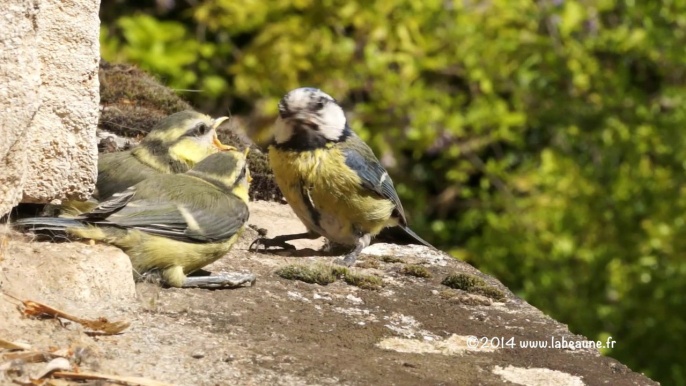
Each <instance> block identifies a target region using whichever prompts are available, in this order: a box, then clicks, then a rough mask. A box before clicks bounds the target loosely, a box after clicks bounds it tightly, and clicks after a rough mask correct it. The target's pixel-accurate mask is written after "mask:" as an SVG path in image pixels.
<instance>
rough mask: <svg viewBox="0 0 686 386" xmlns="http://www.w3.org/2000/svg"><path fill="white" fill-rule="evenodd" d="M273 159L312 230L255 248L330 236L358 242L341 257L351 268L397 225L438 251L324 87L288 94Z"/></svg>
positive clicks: (281, 182)
mask: <svg viewBox="0 0 686 386" xmlns="http://www.w3.org/2000/svg"><path fill="white" fill-rule="evenodd" d="M269 163H270V165H271V167H272V169H273V171H274V178H275V180H276V183H277V185H278V186H279V188H280V189H281V192H282V193H283V195H284V197H285V198H286V200H287V201H288V203H289V204H290V205H291V207H292V208H293V211H294V212H295V214H296V215H297V216H298V217H299V218H300V220H301V221H302V222H303V223H304V224H305V226H306V227H307V229H308V232H307V233H299V234H292V235H282V236H277V237H274V238H272V239H268V238H260V239H257V240H255V242H253V244H252V245H251V248H253V247H255V248H259V246H260V245H263V246H264V247H265V248H269V247H282V248H292V246H291V245H290V244H287V243H286V241H290V240H296V239H302V238H308V239H315V238H318V237H320V236H324V237H326V238H327V239H329V240H331V241H333V242H336V243H339V244H343V245H350V246H354V249H353V251H352V252H350V253H349V254H347V255H346V256H345V257H344V259H342V260H337V261H336V263H338V264H342V265H346V266H350V265H352V264H353V263H354V262H355V260H356V259H357V256H358V255H359V254H360V252H361V251H362V250H363V249H364V248H365V247H367V246H368V245H369V244H370V243H371V240H372V237H374V236H376V235H377V234H378V233H379V232H380V231H381V230H382V229H383V228H384V227H393V226H399V227H400V228H402V229H403V230H404V231H405V232H406V233H407V234H409V235H410V236H411V237H412V238H414V239H415V240H416V241H418V242H419V243H421V244H424V245H426V246H429V247H431V248H433V246H431V244H429V243H428V242H426V241H424V240H423V239H422V238H421V237H419V236H418V235H417V234H416V233H414V232H413V231H412V230H411V229H410V228H409V227H408V226H407V219H406V218H405V212H404V210H403V206H402V204H401V203H400V199H399V198H398V194H397V193H396V191H395V187H394V186H393V181H392V180H391V177H390V176H389V175H388V172H386V170H385V169H384V168H383V166H381V164H380V163H379V161H378V160H377V158H376V156H374V153H373V152H372V150H371V149H370V148H369V146H367V144H366V143H365V142H364V141H363V140H362V139H361V138H360V137H358V136H357V134H355V132H353V131H352V129H351V128H350V126H348V124H347V120H346V117H345V113H344V112H343V109H342V108H341V107H340V106H339V105H338V103H337V102H336V100H334V99H333V98H332V97H331V96H329V95H328V94H326V93H324V92H323V91H321V90H319V89H316V88H298V89H295V90H292V91H290V92H289V93H288V94H286V96H284V97H283V99H281V101H280V102H279V117H278V119H277V121H276V124H275V128H274V141H273V144H272V145H270V147H269Z"/></svg>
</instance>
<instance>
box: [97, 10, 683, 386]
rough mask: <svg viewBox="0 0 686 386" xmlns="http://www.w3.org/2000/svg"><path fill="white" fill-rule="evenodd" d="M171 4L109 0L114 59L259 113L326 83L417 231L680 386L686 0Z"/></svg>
mask: <svg viewBox="0 0 686 386" xmlns="http://www.w3.org/2000/svg"><path fill="white" fill-rule="evenodd" d="M178 3H179V4H176V5H173V4H174V3H170V2H166V1H159V2H158V3H151V4H148V5H147V8H146V7H145V6H141V5H140V3H139V2H134V1H128V2H122V1H120V2H118V3H117V7H116V8H113V7H112V6H109V7H108V6H106V5H103V12H102V20H103V30H102V32H103V33H102V54H103V56H104V57H105V58H106V59H108V60H115V61H116V60H124V61H130V62H134V63H137V64H138V65H139V66H140V67H142V68H144V69H147V70H149V71H151V72H153V73H156V74H158V75H159V76H160V77H161V78H162V79H163V80H165V81H166V82H167V83H168V84H169V85H170V86H172V87H174V88H183V89H187V88H190V89H197V90H202V91H201V92H197V93H187V94H184V96H185V97H187V98H189V99H190V100H191V101H192V102H193V103H194V104H195V105H196V106H199V108H201V109H204V110H207V111H209V112H217V113H219V112H225V111H226V109H231V111H232V112H233V113H237V114H240V115H243V116H245V117H250V120H249V121H248V122H249V123H250V124H251V125H255V126H260V125H261V126H265V125H267V124H266V123H265V122H272V121H273V119H274V117H275V114H276V111H277V110H276V103H277V101H278V99H279V98H280V97H281V96H282V95H283V94H285V93H286V92H287V91H288V90H290V89H292V88H295V87H300V86H315V87H319V88H322V89H323V90H325V91H326V92H328V93H329V94H331V95H332V96H334V97H335V98H337V99H338V100H339V101H340V102H341V103H342V104H343V106H344V108H345V109H346V111H347V112H348V113H349V118H350V123H351V126H352V127H353V128H354V129H355V130H356V131H357V132H358V133H359V134H360V135H361V136H362V137H363V138H365V139H366V140H367V141H368V142H369V143H370V144H371V145H372V146H373V147H374V149H375V150H376V151H377V154H378V155H379V156H380V157H379V158H380V159H381V160H382V162H383V163H384V164H385V165H386V166H387V167H388V169H389V171H390V172H391V175H393V178H394V180H396V181H397V185H398V191H399V193H400V195H401V198H402V199H403V201H404V203H405V207H406V210H408V212H409V213H410V215H411V224H412V226H413V228H415V230H417V231H418V233H420V234H421V235H422V237H425V238H426V239H427V240H429V241H431V242H433V243H434V244H436V245H437V246H440V247H442V248H443V249H446V250H448V251H450V252H451V253H452V254H453V255H455V256H457V257H459V258H461V259H464V260H466V261H468V262H470V263H472V264H474V265H475V266H477V267H479V268H480V269H482V270H483V271H485V272H488V273H491V274H493V275H494V276H496V277H497V278H498V279H500V280H501V281H503V282H504V283H505V284H506V285H507V286H509V287H510V288H511V289H512V290H513V291H515V292H516V293H517V294H519V295H520V296H522V297H524V298H525V299H526V300H528V301H529V302H530V303H532V304H534V305H536V306H537V307H539V308H541V309H543V310H545V311H546V312H548V313H549V314H551V315H552V316H553V317H555V318H556V319H558V320H561V321H563V322H565V323H568V324H569V326H570V328H571V330H572V331H574V332H576V333H581V334H584V335H586V336H588V337H589V338H591V339H592V340H595V339H596V338H598V339H600V340H603V341H604V340H605V339H606V337H607V336H608V335H611V336H612V337H613V338H614V339H615V340H616V341H617V342H618V344H617V346H615V348H614V349H613V350H607V351H606V352H605V353H606V354H608V355H610V356H613V357H615V358H617V359H619V360H620V361H622V362H623V363H625V364H627V365H629V366H630V367H631V368H632V369H634V370H636V371H642V372H645V373H646V374H647V375H648V376H651V377H653V378H654V379H656V380H660V381H662V382H664V383H665V384H671V385H686V367H685V365H684V363H686V350H684V349H685V348H686V318H685V317H684V315H686V313H685V311H686V298H685V296H684V293H685V292H686V280H684V278H685V277H686V259H685V256H684V252H685V251H686V186H685V185H684V182H686V176H685V173H684V171H685V168H686V131H684V130H686V104H685V103H684V102H685V100H686V50H685V49H684V47H686V0H664V1H655V2H639V1H635V0H598V1H588V0H538V1H532V0H490V1H485V0H483V1H477V0H471V1H470V0H454V1H450V0H425V1H414V0H405V1H392V0H373V1H372V0H369V1H355V0H323V1H312V0H272V1H266V0H264V1H255V0H208V1H203V2H197V3H195V2H193V4H194V5H187V4H186V3H184V4H180V3H181V2H178ZM189 3H191V2H189ZM165 6H166V7H167V8H166V9H165V8H164V7H165Z"/></svg>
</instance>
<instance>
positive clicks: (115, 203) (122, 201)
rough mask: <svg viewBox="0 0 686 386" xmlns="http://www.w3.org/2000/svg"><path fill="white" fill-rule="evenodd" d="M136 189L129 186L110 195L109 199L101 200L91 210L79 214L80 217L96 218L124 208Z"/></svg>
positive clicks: (104, 216)
mask: <svg viewBox="0 0 686 386" xmlns="http://www.w3.org/2000/svg"><path fill="white" fill-rule="evenodd" d="M135 194H136V190H135V188H134V187H130V188H128V189H126V190H125V191H123V192H120V193H116V194H114V195H112V197H111V198H110V199H109V200H106V201H103V202H101V203H100V204H98V206H96V207H95V208H94V209H93V210H91V211H90V212H88V213H84V214H82V215H80V216H79V218H82V219H88V220H92V219H98V218H106V217H109V216H110V215H111V214H112V213H115V212H117V211H118V210H120V209H122V208H124V207H125V206H126V205H127V204H128V203H129V202H130V201H131V200H132V199H133V197H134V196H135Z"/></svg>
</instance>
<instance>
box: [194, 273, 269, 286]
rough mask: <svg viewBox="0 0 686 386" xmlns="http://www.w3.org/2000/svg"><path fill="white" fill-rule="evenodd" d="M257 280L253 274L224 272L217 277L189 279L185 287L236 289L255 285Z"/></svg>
mask: <svg viewBox="0 0 686 386" xmlns="http://www.w3.org/2000/svg"><path fill="white" fill-rule="evenodd" d="M256 280H257V278H256V277H255V275H254V274H252V273H237V272H222V273H221V274H219V275H216V276H198V277H187V278H186V281H185V282H184V283H183V287H185V288H188V287H198V288H207V289H219V288H236V287H240V286H242V285H243V284H250V287H252V286H254V285H255V281H256Z"/></svg>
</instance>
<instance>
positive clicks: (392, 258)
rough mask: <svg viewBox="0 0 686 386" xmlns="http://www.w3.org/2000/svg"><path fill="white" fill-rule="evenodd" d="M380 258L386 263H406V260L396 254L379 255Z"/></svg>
mask: <svg viewBox="0 0 686 386" xmlns="http://www.w3.org/2000/svg"><path fill="white" fill-rule="evenodd" d="M378 259H379V260H381V261H383V262H384V263H404V262H405V260H403V259H401V258H398V257H395V256H390V255H384V256H379V257H378Z"/></svg>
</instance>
